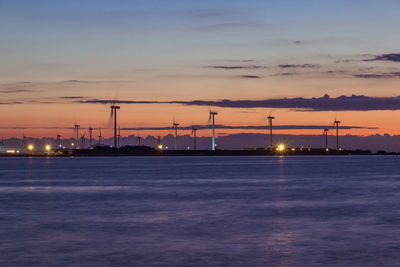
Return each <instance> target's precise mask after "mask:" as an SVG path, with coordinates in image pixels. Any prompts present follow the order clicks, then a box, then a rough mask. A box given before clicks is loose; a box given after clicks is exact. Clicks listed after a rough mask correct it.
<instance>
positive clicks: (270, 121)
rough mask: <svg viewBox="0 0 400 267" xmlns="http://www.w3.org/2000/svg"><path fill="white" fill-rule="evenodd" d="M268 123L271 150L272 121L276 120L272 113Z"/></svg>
mask: <svg viewBox="0 0 400 267" xmlns="http://www.w3.org/2000/svg"><path fill="white" fill-rule="evenodd" d="M267 119H268V123H269V148H270V149H272V120H274V119H275V117H273V116H271V113H270V114H269V115H268V117H267Z"/></svg>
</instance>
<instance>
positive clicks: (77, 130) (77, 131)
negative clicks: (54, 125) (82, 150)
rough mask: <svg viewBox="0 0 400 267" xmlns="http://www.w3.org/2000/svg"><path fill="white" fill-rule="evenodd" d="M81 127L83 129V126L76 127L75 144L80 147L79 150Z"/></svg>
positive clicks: (76, 125)
mask: <svg viewBox="0 0 400 267" xmlns="http://www.w3.org/2000/svg"><path fill="white" fill-rule="evenodd" d="M79 127H81V126H80V125H78V124H75V125H74V135H75V143H76V145H77V146H78V148H79V144H78V142H79Z"/></svg>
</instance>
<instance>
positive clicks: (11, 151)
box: [6, 149, 15, 154]
mask: <svg viewBox="0 0 400 267" xmlns="http://www.w3.org/2000/svg"><path fill="white" fill-rule="evenodd" d="M6 152H7V153H11V154H14V153H15V150H14V149H9V150H7V151H6Z"/></svg>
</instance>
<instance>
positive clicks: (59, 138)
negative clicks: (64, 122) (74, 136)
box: [57, 130, 61, 148]
mask: <svg viewBox="0 0 400 267" xmlns="http://www.w3.org/2000/svg"><path fill="white" fill-rule="evenodd" d="M57 146H58V147H59V148H61V135H60V134H59V132H58V130H57Z"/></svg>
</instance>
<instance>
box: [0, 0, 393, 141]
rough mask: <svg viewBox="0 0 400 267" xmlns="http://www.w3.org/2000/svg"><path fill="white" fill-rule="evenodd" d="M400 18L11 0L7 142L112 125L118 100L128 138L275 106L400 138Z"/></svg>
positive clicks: (389, 8) (251, 117)
mask: <svg viewBox="0 0 400 267" xmlns="http://www.w3.org/2000/svg"><path fill="white" fill-rule="evenodd" d="M399 14H400V1H398V0H393V1H391V0H384V1H376V0H374V1H372V0H371V1H369V0H335V1H320V0H304V1H294V0H292V1H288V0H282V1H267V0H263V1H261V0H253V1H243V0H240V1H236V0H229V1H228V0H218V1H216V0H212V1H211V0H203V1H198V0H196V1H194V0H193V1H192V0H180V1H178V0H157V1H155V0H147V1H134V0H132V1H128V0H113V1H110V0H69V1H62V0H36V1H32V0H0V36H1V37H0V38H1V39H0V137H1V136H3V137H11V136H15V137H20V136H21V135H22V133H23V132H24V133H25V134H26V135H28V136H34V137H39V136H55V134H56V128H57V127H58V128H59V129H60V132H61V133H62V134H63V137H65V138H67V137H70V136H72V129H70V128H71V127H73V125H74V123H79V124H80V125H81V126H82V127H83V128H85V127H88V125H89V124H91V125H92V127H95V128H98V127H102V128H104V129H105V128H109V127H111V125H110V123H109V103H110V102H112V101H114V100H118V101H121V102H122V103H121V104H120V106H121V110H120V116H119V118H120V125H121V128H123V129H124V128H130V129H131V130H124V132H123V135H129V134H136V133H138V130H136V129H134V128H152V127H168V126H170V125H171V124H172V122H173V120H175V121H177V122H179V123H180V124H181V125H182V126H190V125H193V124H198V125H203V124H207V120H208V112H209V110H210V108H211V109H213V110H215V111H217V112H218V113H219V114H218V116H217V117H216V120H217V123H218V124H222V125H226V126H261V125H266V123H267V121H266V117H267V115H268V114H269V113H271V114H273V115H274V116H275V117H276V119H275V121H274V123H275V124H276V125H297V126H305V125H310V126H313V125H314V126H319V125H331V124H332V122H333V120H334V119H335V118H337V119H339V120H341V121H342V125H343V126H351V127H350V128H352V127H354V128H353V129H348V130H343V132H342V133H343V134H359V135H370V134H375V133H379V134H384V133H389V134H399V132H400V111H399V110H400V98H397V96H400V91H399V89H400V88H399V87H400V48H399V44H400V34H399V29H400V16H399ZM325 94H327V95H329V97H328V96H325V97H324V95H325ZM352 95H356V96H360V95H363V96H367V97H356V96H352ZM340 96H346V97H344V98H343V97H342V98H340ZM338 97H339V98H338ZM293 98H296V100H293ZM313 98H315V99H313ZM221 100H231V101H228V103H227V101H221ZM240 100H249V101H245V102H243V101H240ZM135 101H137V102H140V101H149V102H148V103H135ZM198 101H200V102H198ZM238 101H239V102H238ZM171 102H173V103H171ZM176 102H178V103H176ZM300 128H301V127H300ZM305 128H306V127H305ZM230 131H232V132H260V130H254V129H247V130H241V129H235V130H229V129H224V130H223V132H225V133H226V132H230ZM280 132H282V133H293V134H303V133H304V134H321V133H322V130H320V129H315V130H310V129H305V130H299V129H298V128H297V129H292V130H280ZM104 133H105V135H108V136H111V129H109V130H105V132H104ZM141 133H142V134H144V135H146V134H154V135H158V134H163V133H164V134H167V133H170V131H168V130H167V131H161V130H145V131H141ZM182 133H183V132H182ZM188 133H190V132H189V131H188ZM209 134H210V132H209V131H202V133H201V135H209ZM332 134H333V132H332Z"/></svg>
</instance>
